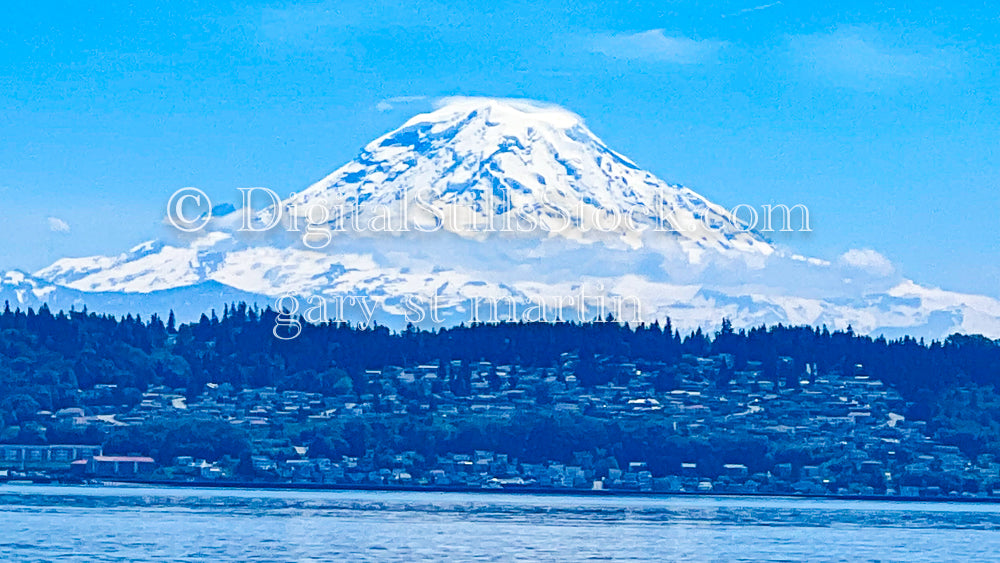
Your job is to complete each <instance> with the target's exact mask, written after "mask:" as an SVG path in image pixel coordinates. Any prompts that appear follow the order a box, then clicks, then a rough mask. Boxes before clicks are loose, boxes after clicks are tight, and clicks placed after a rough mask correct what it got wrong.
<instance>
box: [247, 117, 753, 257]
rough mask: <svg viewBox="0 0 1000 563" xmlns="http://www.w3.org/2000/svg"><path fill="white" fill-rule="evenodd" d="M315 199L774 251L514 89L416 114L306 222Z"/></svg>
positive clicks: (452, 226) (487, 224)
mask: <svg viewBox="0 0 1000 563" xmlns="http://www.w3.org/2000/svg"><path fill="white" fill-rule="evenodd" d="M316 205H319V206H321V207H324V208H326V209H329V210H330V219H329V223H330V224H332V225H335V226H339V227H343V228H346V229H351V230H355V231H366V232H385V231H402V230H404V229H405V230H421V231H428V230H435V229H442V230H445V231H448V232H452V233H456V234H459V235H461V236H464V237H473V238H478V239H482V238H485V237H484V235H490V234H512V233H525V232H526V233H529V234H530V236H532V237H538V236H539V235H542V236H561V237H565V238H569V239H572V240H576V241H582V242H587V241H594V240H602V241H605V242H610V241H614V240H618V241H621V242H624V243H626V244H627V245H628V246H629V247H631V248H636V247H641V246H642V245H643V240H642V239H643V238H646V239H647V240H648V239H651V238H654V237H659V238H663V235H664V233H665V232H667V231H671V232H673V234H674V235H676V236H674V237H670V238H672V239H673V240H674V241H676V242H680V243H681V246H682V248H684V249H685V250H686V251H688V252H689V253H691V254H692V255H696V254H700V252H701V251H703V250H706V249H708V250H716V251H726V250H735V251H738V252H753V253H760V254H764V255H766V254H770V253H771V252H772V251H773V249H772V247H771V246H770V245H769V244H768V243H767V242H765V241H764V240H763V239H761V238H760V237H759V236H757V235H756V234H754V233H752V232H748V230H747V229H745V228H744V227H743V226H742V225H741V224H739V223H738V222H737V221H736V219H735V218H734V217H733V216H732V215H731V214H730V213H729V212H728V211H726V210H725V209H724V208H723V207H721V206H719V205H715V204H713V203H711V202H709V201H708V200H706V199H705V198H703V197H702V196H700V195H698V194H696V193H695V192H693V191H691V190H689V189H687V188H684V187H681V186H672V185H668V184H666V183H665V182H663V181H662V180H660V179H659V178H657V177H655V176H653V175H652V174H650V173H649V172H646V171H644V170H642V169H640V168H639V167H638V166H636V165H635V163H633V162H632V161H631V160H629V159H628V158H626V157H624V156H622V155H620V154H618V153H616V152H614V151H613V150H611V149H609V148H608V147H607V146H606V145H605V144H604V143H603V142H602V141H601V140H600V139H598V138H597V137H596V136H595V135H594V134H593V133H592V132H591V131H590V130H589V129H588V128H587V127H586V126H585V125H584V123H583V120H582V119H580V118H579V117H578V116H576V115H575V114H573V113H571V112H569V111H566V110H564V109H562V108H558V107H552V106H542V105H538V104H534V103H528V102H523V101H516V100H505V101H499V100H492V99H478V98H473V99H469V98H461V99H452V100H450V101H448V102H447V103H445V104H444V105H443V106H442V107H441V108H440V109H438V110H437V111H434V112H431V113H428V114H423V115H418V116H416V117H414V118H413V119H410V120H409V121H407V122H406V123H405V124H403V126H402V127H400V128H399V129H396V130H395V131H392V132H390V133H388V134H386V135H383V136H382V137H379V138H378V139H375V140H374V141H372V142H371V143H369V144H368V146H366V147H365V148H364V150H362V151H361V154H359V155H358V157H357V158H355V159H354V160H353V161H351V162H350V163H348V164H346V165H345V166H342V167H341V168H339V169H338V170H337V171H335V172H334V173H333V174H330V175H329V176H327V177H326V178H324V179H322V180H320V181H319V182H317V183H316V184H314V185H312V186H310V187H309V188H308V189H306V190H304V191H303V192H301V193H300V194H298V195H296V196H294V197H292V198H290V199H289V200H287V201H286V202H285V209H286V211H287V212H291V213H292V214H295V215H297V216H298V220H299V221H300V222H306V221H307V220H308V216H309V213H310V210H311V209H312V208H313V207H314V206H316ZM270 217H271V213H269V212H265V213H264V214H263V216H262V217H261V220H262V221H266V220H269V219H270ZM643 235H646V236H645V237H644V236H643Z"/></svg>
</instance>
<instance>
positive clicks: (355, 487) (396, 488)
mask: <svg viewBox="0 0 1000 563" xmlns="http://www.w3.org/2000/svg"><path fill="white" fill-rule="evenodd" d="M7 484H11V485H29V484H30V485H49V486H66V487H94V486H97V487H135V486H150V487H164V488H191V489H244V490H254V489H258V490H291V491H295V490H298V491H373V492H418V493H473V494H506V495H545V496H580V497H644V498H734V499H739V498H745V499H755V498H778V499H789V500H848V501H852V500H853V501H869V502H871V501H878V502H885V501H890V502H931V503H971V504H1000V497H949V496H934V497H919V496H916V497H915V496H899V495H835V494H828V495H816V494H798V493H738V492H728V493H727V492H707V493H706V492H693V491H692V492H687V491H637V490H622V489H572V488H555V487H531V486H529V487H525V486H507V487H497V488H482V487H443V486H420V485H372V484H350V485H348V484H337V483H268V482H256V481H174V480H165V479H132V480H96V481H93V482H65V481H57V480H53V481H51V482H47V483H42V482H34V481H7V482H4V483H0V491H2V490H3V486H2V485H7Z"/></svg>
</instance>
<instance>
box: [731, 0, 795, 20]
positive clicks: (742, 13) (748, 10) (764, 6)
mask: <svg viewBox="0 0 1000 563" xmlns="http://www.w3.org/2000/svg"><path fill="white" fill-rule="evenodd" d="M780 5H781V0H778V1H777V2H771V3H770V4H761V5H759V6H751V7H749V8H743V9H742V10H737V11H735V12H733V13H731V14H722V17H724V18H736V17H739V16H745V15H747V14H749V13H752V12H759V11H761V10H766V9H768V8H774V7H775V6H780Z"/></svg>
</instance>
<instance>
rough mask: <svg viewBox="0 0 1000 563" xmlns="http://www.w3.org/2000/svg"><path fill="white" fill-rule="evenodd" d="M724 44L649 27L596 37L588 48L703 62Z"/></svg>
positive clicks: (628, 55) (612, 54)
mask: <svg viewBox="0 0 1000 563" xmlns="http://www.w3.org/2000/svg"><path fill="white" fill-rule="evenodd" d="M724 46H725V42H722V41H713V40H707V39H706V40H698V39H691V38H688V37H680V36H670V35H667V34H666V33H664V31H663V30H662V29H651V30H649V31H640V32H638V33H625V34H610V35H598V36H595V37H593V38H592V40H591V49H590V50H591V51H592V52H595V53H600V54H602V55H605V56H608V57H612V58H615V59H624V60H646V61H657V62H670V63H676V64H702V63H706V62H710V61H712V60H714V59H715V58H716V57H717V55H718V52H719V50H720V49H722V48H723V47H724Z"/></svg>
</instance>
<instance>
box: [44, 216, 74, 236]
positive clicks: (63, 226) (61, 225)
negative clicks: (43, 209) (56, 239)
mask: <svg viewBox="0 0 1000 563" xmlns="http://www.w3.org/2000/svg"><path fill="white" fill-rule="evenodd" d="M48 223H49V230H50V231H52V232H53V233H68V232H69V223H67V222H66V221H63V220H62V219H60V218H58V217H49V218H48Z"/></svg>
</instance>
